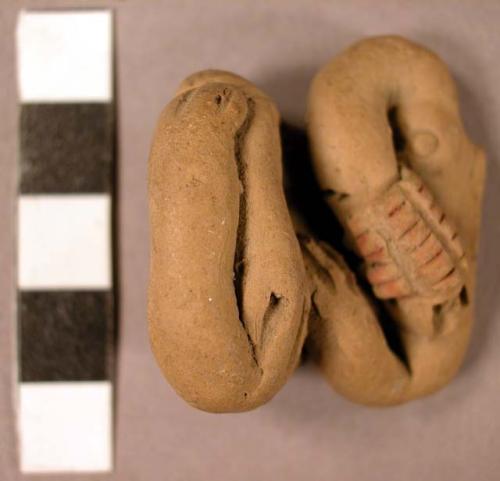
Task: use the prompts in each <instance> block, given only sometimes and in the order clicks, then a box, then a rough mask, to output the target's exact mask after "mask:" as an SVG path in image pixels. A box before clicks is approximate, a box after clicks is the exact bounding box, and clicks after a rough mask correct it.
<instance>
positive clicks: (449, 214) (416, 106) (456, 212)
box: [306, 37, 485, 404]
mask: <svg viewBox="0 0 500 481" xmlns="http://www.w3.org/2000/svg"><path fill="white" fill-rule="evenodd" d="M308 134H309V139H310V142H311V149H312V158H313V164H314V168H315V172H316V176H317V179H318V182H319V183H320V185H321V187H322V189H323V192H324V194H325V199H326V200H327V202H328V203H329V205H330V207H331V208H332V209H333V211H334V212H335V213H336V215H337V217H338V219H339V220H340V221H341V223H342V224H343V226H344V228H345V234H346V242H347V244H348V245H350V246H351V247H352V248H353V249H354V250H355V251H356V252H357V253H358V254H359V256H360V257H361V258H363V259H364V269H363V271H362V272H361V273H359V277H358V279H359V280H363V279H366V280H368V281H369V283H371V285H372V289H371V290H368V291H367V290H361V289H360V288H359V287H358V286H357V284H354V282H347V281H346V280H343V279H344V277H345V276H347V277H346V278H347V279H349V278H352V277H351V276H352V275H351V274H350V273H349V268H348V267H347V266H345V265H343V263H342V262H335V261H334V260H332V258H333V259H334V258H335V257H334V256H332V255H331V253H329V249H327V248H324V247H321V246H320V245H317V244H315V245H314V246H311V247H308V246H307V245H306V248H308V249H309V251H310V253H311V254H310V257H311V256H312V257H314V263H312V267H310V268H309V270H310V271H311V272H312V273H313V274H312V275H313V276H314V278H315V279H316V284H317V286H318V289H317V291H316V292H315V295H314V297H313V303H314V306H315V307H314V312H315V313H316V318H315V320H314V321H312V324H313V327H311V330H312V331H313V335H312V336H311V345H312V349H313V351H314V352H315V355H316V358H317V359H318V362H319V364H320V366H321V367H322V369H323V371H324V372H325V374H326V376H327V378H328V380H329V381H330V382H331V384H332V385H333V386H334V387H335V388H336V389H337V390H339V391H340V392H342V393H343V394H345V395H346V396H348V397H349V398H351V399H352V400H354V401H359V402H363V403H368V404H392V403H398V402H403V401H407V400H409V399H413V398H415V397H418V396H422V395H424V394H428V393H431V392H433V391H435V390H436V389H438V388H439V387H441V386H443V385H444V384H446V383H447V382H448V381H449V380H450V379H451V378H452V377H453V375H454V374H455V373H456V372H457V370H458V368H459V366H460V364H461V362H462V359H463V357H464V353H465V350H466V347H467V344H468V340H469V335H470V329H471V325H472V318H473V306H474V279H475V271H476V252H477V245H478V230H479V220H480V207H481V197H482V189H483V180H484V170H485V163H484V155H483V153H482V151H481V150H480V149H479V148H478V147H476V146H475V145H473V144H472V143H471V142H470V141H469V140H468V138H467V136H466V134H465V132H464V128H463V124H462V121H461V118H460V113H459V106H458V100H457V94H456V90H455V85H454V83H453V80H452V79H451V76H450V74H449V72H448V70H447V68H446V66H445V65H444V63H443V62H442V61H441V60H440V59H439V58H438V57H437V56H436V55H434V54H433V53H431V52H429V51H428V50H426V49H425V48H423V47H420V46H418V45H415V44H413V43H411V42H409V41H407V40H405V39H403V38H400V37H378V38H372V39H367V40H364V41H361V42H359V43H358V44H356V45H354V46H352V47H351V48H349V49H348V50H347V51H345V52H344V53H342V54H341V55H339V56H338V57H336V58H335V59H334V60H333V61H332V62H331V63H329V64H328V65H326V66H325V67H324V68H323V69H322V70H321V71H320V72H319V73H318V74H317V76H316V77H315V79H314V81H313V84H312V86H311V90H310V95H309V103H308ZM310 243H311V242H310ZM310 264H311V262H310ZM317 265H319V266H321V268H322V269H324V270H325V272H328V277H331V278H332V281H331V284H332V285H330V287H327V286H326V285H325V283H324V282H323V281H321V277H320V276H319V274H318V267H317ZM315 266H316V267H315ZM340 271H344V273H343V274H342V273H341V272H340ZM357 274H358V273H357ZM346 285H348V286H350V287H351V289H350V290H349V289H347V287H346ZM377 298H378V299H380V300H381V301H377V302H376V303H375V302H374V301H375V300H376V299H377ZM377 316H378V322H377ZM381 317H386V318H388V322H389V323H390V324H391V325H392V326H393V327H394V326H395V327H396V328H397V330H396V332H395V334H396V337H397V338H398V341H399V342H400V343H401V346H400V348H401V349H400V352H395V351H396V350H395V349H394V348H391V347H389V345H388V342H387V341H388V340H387V336H385V335H383V333H382V330H381V329H380V327H379V326H380V324H381V322H380V321H381Z"/></svg>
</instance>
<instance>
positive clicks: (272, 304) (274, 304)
mask: <svg viewBox="0 0 500 481" xmlns="http://www.w3.org/2000/svg"><path fill="white" fill-rule="evenodd" d="M282 300H283V296H282V295H281V294H276V293H275V292H271V294H270V295H269V303H268V304H267V308H266V311H265V312H264V316H262V321H261V324H260V333H259V335H258V339H259V345H260V346H264V343H265V340H266V339H265V338H266V335H265V334H266V332H267V326H268V325H269V322H270V320H271V317H272V316H273V315H274V314H275V313H276V311H277V310H278V309H279V308H280V306H281V302H282Z"/></svg>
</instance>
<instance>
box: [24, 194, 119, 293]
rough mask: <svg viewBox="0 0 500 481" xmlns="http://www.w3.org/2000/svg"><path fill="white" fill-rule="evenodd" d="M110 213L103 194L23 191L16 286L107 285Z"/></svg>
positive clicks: (107, 202) (63, 288)
mask: <svg viewBox="0 0 500 481" xmlns="http://www.w3.org/2000/svg"><path fill="white" fill-rule="evenodd" d="M110 211H111V197H110V196H109V195H107V194H78V195H67V194H60V195H21V196H20V197H19V205H18V223H19V228H18V235H19V247H18V257H19V259H18V285H19V288H21V289H23V290H36V289H45V290H50V289H62V290H65V289H108V288H110V287H111V284H112V280H111V265H112V259H111V212H110Z"/></svg>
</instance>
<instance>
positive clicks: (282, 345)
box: [149, 71, 310, 412]
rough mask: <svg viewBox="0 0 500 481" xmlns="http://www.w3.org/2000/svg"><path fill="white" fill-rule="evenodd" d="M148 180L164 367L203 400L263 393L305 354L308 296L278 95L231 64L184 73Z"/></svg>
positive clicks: (222, 401) (232, 402)
mask: <svg viewBox="0 0 500 481" xmlns="http://www.w3.org/2000/svg"><path fill="white" fill-rule="evenodd" d="M149 190H150V216H151V228H152V252H151V282H150V289H149V325H150V336H151V342H152V346H153V351H154V353H155V356H156V358H157V360H158V363H159V365H160V367H161V369H162V371H163V372H164V374H165V376H166V377H167V378H168V380H169V381H170V383H171V384H172V385H173V387H174V388H175V389H176V390H177V392H178V393H179V394H180V395H181V396H182V397H183V398H184V399H185V400H186V401H188V402H189V403H191V404H192V405H193V406H196V407H198V408H200V409H204V410H208V411H214V412H220V411H243V410H248V409H252V408H254V407H256V406H258V405H260V404H262V403H264V402H266V401H267V400H269V399H270V398H271V397H272V396H273V395H274V394H275V393H276V392H277V391H278V390H279V389H280V387H281V386H282V385H283V384H284V383H285V381H286V380H287V378H288V377H289V376H290V374H291V373H292V372H293V370H294V369H295V367H296V365H297V363H298V361H299V358H300V353H301V349H302V344H303V342H304V338H305V336H306V329H307V323H306V321H307V318H308V312H309V302H310V300H309V296H308V295H307V292H305V291H304V283H305V270H304V266H303V262H302V258H301V254H300V248H299V244H298V241H297V239H296V236H295V233H294V231H293V226H292V223H291V220H290V216H289V213H288V210H287V207H286V203H285V197H284V194H283V189H282V172H281V145H280V138H279V116H278V113H277V110H276V108H275V106H274V104H273V102H272V101H271V100H270V99H269V98H267V97H266V96H265V95H264V94H263V93H262V92H260V91H259V90H257V89H256V88H255V87H254V86H252V85H251V84H250V83H249V82H247V81H246V80H244V79H242V78H240V77H238V76H236V75H233V74H230V73H226V72H218V71H206V72H200V73H198V74H195V75H193V76H191V77H189V78H188V79H186V80H185V81H184V83H183V84H182V85H181V87H180V89H179V93H178V95H177V96H176V98H175V99H174V100H173V101H172V102H171V103H170V104H169V105H168V106H167V107H166V109H165V110H164V111H163V113H162V114H161V117H160V120H159V123H158V128H157V132H156V135H155V139H154V143H153V147H152V150H151V156H150V172H149Z"/></svg>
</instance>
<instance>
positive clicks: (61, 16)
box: [17, 10, 113, 102]
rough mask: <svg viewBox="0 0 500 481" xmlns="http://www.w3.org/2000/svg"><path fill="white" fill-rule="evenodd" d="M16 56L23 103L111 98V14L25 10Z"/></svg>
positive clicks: (19, 22)
mask: <svg viewBox="0 0 500 481" xmlns="http://www.w3.org/2000/svg"><path fill="white" fill-rule="evenodd" d="M17 58H18V85H19V97H20V99H21V101H22V102H109V101H111V99H112V68H113V65H112V22H111V12H110V11H108V10H95V11H77V10H76V11H64V10H61V11H46V12H40V11H33V12H30V11H24V12H21V14H20V15H19V20H18V25H17Z"/></svg>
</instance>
